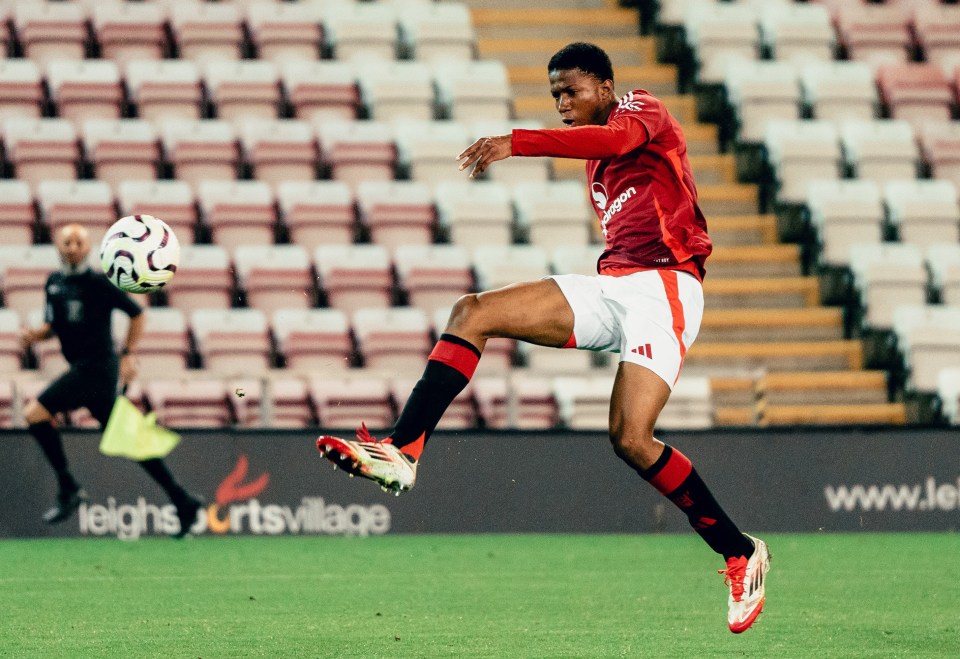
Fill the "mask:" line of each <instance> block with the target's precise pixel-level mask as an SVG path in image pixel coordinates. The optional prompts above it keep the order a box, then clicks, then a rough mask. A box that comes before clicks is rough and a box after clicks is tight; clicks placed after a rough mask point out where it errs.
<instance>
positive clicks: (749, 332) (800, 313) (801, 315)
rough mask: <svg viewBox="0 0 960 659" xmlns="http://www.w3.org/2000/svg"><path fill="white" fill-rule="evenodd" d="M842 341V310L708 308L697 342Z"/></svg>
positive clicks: (816, 308)
mask: <svg viewBox="0 0 960 659" xmlns="http://www.w3.org/2000/svg"><path fill="white" fill-rule="evenodd" d="M842 338H843V310H842V309H838V308H832V307H803V308H799V309H777V310H776V311H775V312H771V311H770V310H769V309H723V308H709V307H708V308H707V310H706V311H705V313H704V315H703V323H702V324H701V326H700V335H699V337H698V338H697V341H707V342H713V341H758V342H768V341H820V340H824V341H831V340H837V339H842Z"/></svg>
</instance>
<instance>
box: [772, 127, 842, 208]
mask: <svg viewBox="0 0 960 659" xmlns="http://www.w3.org/2000/svg"><path fill="white" fill-rule="evenodd" d="M764 146H765V147H766V151H767V159H768V161H769V163H770V166H771V167H772V169H773V172H774V176H776V180H777V183H778V184H779V188H778V190H777V199H778V200H779V201H781V202H787V203H792V204H797V203H802V202H803V201H804V199H805V198H806V193H807V187H808V186H809V184H810V182H811V181H814V180H831V179H839V178H840V175H841V170H840V163H841V153H840V136H839V134H838V133H837V129H836V127H835V126H834V125H833V123H831V122H828V121H820V120H809V119H798V120H793V121H783V120H774V121H770V122H769V123H767V127H766V131H765V134H764Z"/></svg>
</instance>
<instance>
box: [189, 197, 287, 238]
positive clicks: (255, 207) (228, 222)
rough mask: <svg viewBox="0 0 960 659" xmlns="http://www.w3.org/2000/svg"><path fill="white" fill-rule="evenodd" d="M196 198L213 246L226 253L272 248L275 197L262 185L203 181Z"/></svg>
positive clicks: (275, 220) (275, 217)
mask: <svg viewBox="0 0 960 659" xmlns="http://www.w3.org/2000/svg"><path fill="white" fill-rule="evenodd" d="M197 198H198V200H199V202H200V210H201V212H202V221H203V223H204V224H205V225H206V226H207V227H209V229H210V234H211V236H212V237H213V242H215V243H217V244H218V245H222V246H224V247H226V248H227V249H233V248H235V247H237V246H239V245H257V244H260V245H270V244H273V242H274V239H273V237H274V230H275V226H276V223H277V216H276V209H275V207H274V196H273V191H272V190H271V189H270V186H269V185H267V184H266V183H264V182H263V181H203V182H202V183H200V186H199V190H198V191H197Z"/></svg>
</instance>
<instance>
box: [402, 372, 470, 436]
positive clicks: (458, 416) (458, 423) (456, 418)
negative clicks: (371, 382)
mask: <svg viewBox="0 0 960 659" xmlns="http://www.w3.org/2000/svg"><path fill="white" fill-rule="evenodd" d="M423 363H425V360H424V362H423ZM423 363H422V364H421V368H422V365H423ZM419 370H420V369H419V368H418V369H417V370H414V369H411V371H410V372H411V373H417V375H402V376H399V377H395V378H391V379H390V383H389V386H390V395H391V396H392V398H393V400H394V402H395V403H396V405H397V409H398V410H402V409H403V406H404V405H406V404H407V400H408V399H409V398H410V394H411V393H412V392H413V388H414V386H416V384H417V379H418V377H419ZM476 425H477V406H476V403H475V402H474V398H473V382H472V381H471V382H468V383H467V386H466V387H464V388H463V391H461V392H460V393H459V394H457V397H456V398H454V399H453V401H452V402H451V403H450V406H449V407H447V409H446V410H445V411H444V413H443V416H442V417H440V421H439V423H437V430H464V429H468V428H474V427H476Z"/></svg>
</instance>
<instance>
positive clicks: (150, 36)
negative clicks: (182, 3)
mask: <svg viewBox="0 0 960 659" xmlns="http://www.w3.org/2000/svg"><path fill="white" fill-rule="evenodd" d="M91 22H92V26H93V33H94V38H95V39H96V41H97V43H99V44H100V54H101V56H102V57H103V58H105V59H110V60H113V61H115V62H117V64H120V65H123V64H126V63H127V62H129V61H131V60H135V59H160V58H162V57H163V56H164V55H165V54H167V52H168V50H169V48H168V47H167V37H166V34H165V31H166V27H165V16H164V10H163V8H162V7H160V6H159V5H157V4H154V3H150V2H107V3H104V4H98V5H94V7H93V16H92V19H91Z"/></svg>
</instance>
